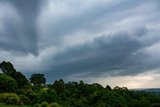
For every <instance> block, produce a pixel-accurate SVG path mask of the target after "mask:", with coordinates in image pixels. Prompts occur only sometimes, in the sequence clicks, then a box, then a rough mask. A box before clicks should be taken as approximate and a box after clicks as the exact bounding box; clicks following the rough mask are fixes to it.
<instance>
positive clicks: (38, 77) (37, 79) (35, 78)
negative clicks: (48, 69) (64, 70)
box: [30, 74, 46, 87]
mask: <svg viewBox="0 0 160 107" xmlns="http://www.w3.org/2000/svg"><path fill="white" fill-rule="evenodd" d="M30 82H31V83H32V84H33V85H34V86H38V87H41V86H42V85H45V83H46V78H45V76H44V74H32V75H31V78H30Z"/></svg>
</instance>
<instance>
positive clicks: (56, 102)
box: [0, 61, 160, 107]
mask: <svg viewBox="0 0 160 107" xmlns="http://www.w3.org/2000/svg"><path fill="white" fill-rule="evenodd" d="M0 70H1V71H2V72H1V73H0V103H3V104H11V105H30V106H35V107H160V95H157V94H155V93H145V92H138V91H131V90H128V89H127V88H126V87H118V86H116V87H115V88H113V89H111V87H110V86H108V85H107V86H106V87H103V86H101V85H100V84H98V83H93V84H87V83H84V82H83V81H80V82H68V83H65V82H64V81H63V80H62V79H60V80H56V81H55V82H54V83H53V84H47V85H46V84H45V83H46V78H45V76H44V74H33V75H31V77H30V78H29V79H27V78H26V77H25V76H24V75H23V74H22V73H21V72H18V71H16V69H15V68H14V66H13V65H12V64H11V63H10V62H5V61H3V62H2V63H0Z"/></svg>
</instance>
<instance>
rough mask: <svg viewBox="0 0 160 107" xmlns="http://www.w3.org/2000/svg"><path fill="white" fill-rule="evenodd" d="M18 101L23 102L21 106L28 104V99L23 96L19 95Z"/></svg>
mask: <svg viewBox="0 0 160 107" xmlns="http://www.w3.org/2000/svg"><path fill="white" fill-rule="evenodd" d="M19 98H20V101H21V102H23V104H29V103H30V99H29V98H28V97H27V96H25V95H19Z"/></svg>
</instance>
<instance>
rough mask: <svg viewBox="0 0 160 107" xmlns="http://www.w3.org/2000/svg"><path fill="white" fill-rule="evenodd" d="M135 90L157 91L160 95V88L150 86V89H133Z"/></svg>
mask: <svg viewBox="0 0 160 107" xmlns="http://www.w3.org/2000/svg"><path fill="white" fill-rule="evenodd" d="M133 90H135V91H143V92H149V93H155V94H158V95H160V88H148V89H133Z"/></svg>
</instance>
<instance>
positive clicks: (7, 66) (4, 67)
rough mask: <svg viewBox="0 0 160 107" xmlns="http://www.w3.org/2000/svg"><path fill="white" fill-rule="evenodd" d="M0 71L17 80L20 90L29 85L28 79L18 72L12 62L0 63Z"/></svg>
mask: <svg viewBox="0 0 160 107" xmlns="http://www.w3.org/2000/svg"><path fill="white" fill-rule="evenodd" d="M0 69H1V71H2V72H3V74H5V75H8V76H10V77H12V78H14V79H15V80H16V82H17V85H18V88H22V87H24V86H25V85H28V80H27V78H26V77H25V76H24V75H23V74H22V73H21V72H17V71H16V69H14V66H13V65H12V64H11V63H10V62H5V61H3V62H2V63H0Z"/></svg>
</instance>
